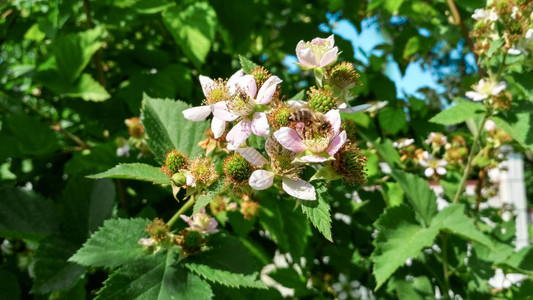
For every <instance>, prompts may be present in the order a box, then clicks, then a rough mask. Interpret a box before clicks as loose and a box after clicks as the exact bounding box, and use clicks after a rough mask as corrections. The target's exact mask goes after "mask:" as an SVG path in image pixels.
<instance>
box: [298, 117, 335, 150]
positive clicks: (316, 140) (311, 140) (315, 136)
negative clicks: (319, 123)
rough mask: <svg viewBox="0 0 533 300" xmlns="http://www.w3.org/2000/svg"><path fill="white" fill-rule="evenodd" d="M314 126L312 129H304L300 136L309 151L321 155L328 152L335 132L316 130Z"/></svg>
mask: <svg viewBox="0 0 533 300" xmlns="http://www.w3.org/2000/svg"><path fill="white" fill-rule="evenodd" d="M313 125H314V124H312V125H311V127H310V128H304V129H303V131H302V133H301V134H300V136H301V137H302V141H303V143H304V145H305V146H306V147H307V149H309V150H311V151H312V152H314V153H321V152H324V151H326V149H327V148H328V146H329V143H330V142H331V139H332V138H333V131H332V130H331V129H329V128H328V129H326V130H321V128H316V129H315V128H314V127H313Z"/></svg>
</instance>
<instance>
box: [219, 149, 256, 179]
mask: <svg viewBox="0 0 533 300" xmlns="http://www.w3.org/2000/svg"><path fill="white" fill-rule="evenodd" d="M252 172H253V167H252V165H251V164H250V163H249V162H248V161H247V160H246V159H245V158H244V157H242V156H241V155H240V154H238V153H235V154H232V155H230V156H228V157H226V160H224V174H225V175H226V177H227V178H228V179H229V180H230V181H231V182H233V183H234V184H236V185H242V184H245V183H246V182H248V179H249V178H250V176H251V175H252Z"/></svg>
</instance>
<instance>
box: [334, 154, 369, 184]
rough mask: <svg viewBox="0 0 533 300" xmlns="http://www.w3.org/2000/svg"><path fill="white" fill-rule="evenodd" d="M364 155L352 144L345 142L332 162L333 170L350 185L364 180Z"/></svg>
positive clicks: (361, 182)
mask: <svg viewBox="0 0 533 300" xmlns="http://www.w3.org/2000/svg"><path fill="white" fill-rule="evenodd" d="M366 161H367V158H366V156H365V155H364V154H363V153H362V152H361V150H360V149H359V148H357V146H356V145H354V144H345V145H344V146H343V147H342V148H341V149H340V150H339V151H338V152H337V153H335V161H333V162H332V165H333V168H334V170H335V171H336V172H337V174H339V175H340V176H341V177H342V178H343V179H344V180H345V181H346V182H348V183H349V184H351V185H355V184H359V185H361V184H364V183H365V181H366V178H365V177H366Z"/></svg>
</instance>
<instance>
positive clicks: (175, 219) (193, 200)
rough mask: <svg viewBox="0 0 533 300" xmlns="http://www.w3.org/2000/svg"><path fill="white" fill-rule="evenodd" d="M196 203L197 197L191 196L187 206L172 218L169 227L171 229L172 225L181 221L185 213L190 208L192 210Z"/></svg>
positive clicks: (186, 203)
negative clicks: (181, 216)
mask: <svg viewBox="0 0 533 300" xmlns="http://www.w3.org/2000/svg"><path fill="white" fill-rule="evenodd" d="M195 201H196V197H194V196H191V197H190V198H189V200H187V202H185V204H183V206H182V207H181V208H180V209H179V210H178V211H177V212H176V213H175V214H174V215H173V216H172V218H171V219H170V220H169V221H168V222H167V225H168V227H169V228H172V225H174V223H176V221H177V220H178V219H179V217H180V215H182V214H183V213H184V212H186V211H187V210H188V209H189V208H191V207H192V206H193V205H194V202H195Z"/></svg>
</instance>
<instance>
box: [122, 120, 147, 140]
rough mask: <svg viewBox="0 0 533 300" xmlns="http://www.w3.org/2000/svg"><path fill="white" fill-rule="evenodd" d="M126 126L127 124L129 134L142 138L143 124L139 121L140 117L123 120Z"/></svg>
mask: <svg viewBox="0 0 533 300" xmlns="http://www.w3.org/2000/svg"><path fill="white" fill-rule="evenodd" d="M124 123H125V124H126V126H128V132H129V134H130V136H132V137H134V138H142V137H143V135H144V126H143V124H142V123H141V119H139V118H137V117H133V118H129V119H126V120H124Z"/></svg>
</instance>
